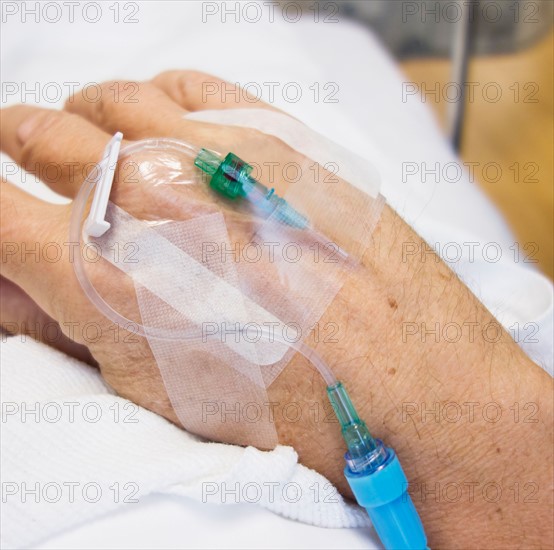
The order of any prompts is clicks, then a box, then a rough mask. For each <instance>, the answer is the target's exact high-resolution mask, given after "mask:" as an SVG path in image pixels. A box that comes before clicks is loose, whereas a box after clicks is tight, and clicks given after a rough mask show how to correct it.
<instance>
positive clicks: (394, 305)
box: [387, 297, 398, 309]
mask: <svg viewBox="0 0 554 550" xmlns="http://www.w3.org/2000/svg"><path fill="white" fill-rule="evenodd" d="M387 301H388V303H389V306H390V307H391V309H398V304H397V302H396V300H395V299H394V298H390V297H389V298H388V299H387Z"/></svg>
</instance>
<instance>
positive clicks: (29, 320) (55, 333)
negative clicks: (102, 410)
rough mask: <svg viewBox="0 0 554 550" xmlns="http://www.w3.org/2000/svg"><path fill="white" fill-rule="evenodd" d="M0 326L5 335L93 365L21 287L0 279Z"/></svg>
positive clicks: (88, 354)
mask: <svg viewBox="0 0 554 550" xmlns="http://www.w3.org/2000/svg"><path fill="white" fill-rule="evenodd" d="M0 327H1V328H2V329H3V330H4V331H6V332H7V333H8V334H11V335H21V337H22V338H27V337H31V338H33V339H35V340H37V341H39V342H43V343H44V344H48V345H49V346H52V347H53V348H56V349H58V350H60V351H63V352H64V353H66V354H67V355H70V356H72V357H75V358H76V359H79V361H84V362H86V363H89V364H90V365H95V361H94V359H93V358H92V355H91V353H90V351H89V350H88V348H87V347H86V346H83V345H82V344H78V343H77V342H74V341H73V340H71V339H70V338H69V337H68V336H66V335H65V334H64V333H63V332H62V329H61V327H60V325H59V323H58V322H57V321H55V320H54V319H52V317H50V316H49V315H47V314H46V312H44V311H43V310H42V309H41V308H40V307H39V306H38V305H37V304H36V303H35V302H34V301H33V300H32V299H31V297H30V296H29V295H28V294H26V293H25V292H24V291H23V289H22V288H20V287H19V286H17V285H16V284H15V283H13V282H12V281H10V280H9V279H6V278H5V277H1V276H0Z"/></svg>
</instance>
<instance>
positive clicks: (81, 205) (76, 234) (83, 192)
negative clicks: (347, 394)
mask: <svg viewBox="0 0 554 550" xmlns="http://www.w3.org/2000/svg"><path fill="white" fill-rule="evenodd" d="M160 146H161V147H164V148H166V149H174V150H177V151H179V152H181V153H185V154H187V155H190V156H193V157H194V156H196V154H197V153H198V152H199V149H196V148H195V147H193V146H191V145H188V144H185V143H184V142H181V141H177V140H172V139H165V138H164V139H160V140H154V139H153V140H147V141H144V142H141V143H136V144H133V145H129V146H127V147H125V148H124V149H123V150H122V151H121V155H120V158H119V161H120V160H121V159H123V158H125V157H127V156H129V155H130V154H133V153H135V152H137V151H140V150H143V149H145V148H147V149H149V148H152V149H154V148H160ZM106 165H107V159H103V160H102V161H101V162H100V163H99V164H98V172H97V175H99V174H101V173H102V172H103V170H105V169H106ZM97 181H98V178H97V177H96V178H95V177H91V176H89V177H88V178H87V179H86V180H85V182H84V183H83V185H82V186H81V188H80V190H79V192H78V193H77V196H76V197H75V201H74V203H73V208H72V211H71V220H70V226H69V238H70V241H71V242H72V243H79V245H80V244H81V243H82V242H85V244H86V243H87V242H88V240H87V239H86V238H85V237H84V235H83V232H82V229H81V224H82V220H83V216H84V213H85V208H86V205H87V200H88V198H89V196H90V194H91V192H92V191H93V189H94V187H95V186H96V184H97ZM73 267H74V270H75V274H76V276H77V280H78V281H79V284H80V285H81V288H82V289H83V291H84V293H85V294H86V296H87V298H88V299H89V300H90V301H91V302H92V303H93V304H94V305H95V306H96V307H97V308H98V309H99V310H100V312H102V313H103V314H104V315H105V316H106V317H107V318H108V319H110V320H111V321H113V322H114V323H116V324H118V325H119V326H121V327H123V328H126V327H129V329H130V328H131V327H132V329H131V330H130V331H131V332H134V333H135V334H138V335H139V336H143V337H148V338H156V339H159V340H183V339H184V340H197V339H200V338H201V336H200V335H199V334H198V331H197V330H195V329H194V328H191V329H190V330H186V331H178V330H163V329H159V328H156V327H145V326H144V325H142V324H140V323H137V322H136V321H132V320H131V319H128V318H127V317H125V316H124V315H121V314H120V313H118V312H117V311H116V310H115V309H113V308H112V307H111V306H110V304H108V302H106V300H104V298H102V296H101V295H100V294H99V293H98V291H97V290H96V288H95V287H94V285H93V284H92V283H91V281H90V279H89V277H88V275H87V273H86V270H85V263H84V260H83V257H82V254H80V253H79V254H75V256H74V266H73ZM129 329H127V330H129ZM247 330H248V329H241V328H239V329H236V330H234V331H230V332H234V333H241V334H243V333H244V334H246V333H247ZM261 333H262V337H263V338H265V339H267V340H268V341H269V342H271V341H272V340H276V341H277V342H279V343H281V344H284V345H286V346H288V347H290V348H292V349H293V350H295V351H296V352H298V353H300V354H301V355H303V356H304V357H305V358H306V359H307V360H308V361H310V363H312V365H313V366H314V367H315V368H316V369H317V370H318V371H319V373H320V374H321V376H322V377H323V379H324V380H325V383H326V384H327V385H328V386H332V385H335V384H337V379H336V377H335V375H334V374H333V372H332V371H331V369H330V368H329V366H328V365H327V363H326V362H325V361H324V360H323V359H322V358H321V356H320V355H319V354H318V353H317V352H316V351H315V350H314V349H312V348H311V347H310V346H308V345H306V344H304V342H301V341H298V342H289V341H288V340H285V339H284V338H282V337H280V336H279V335H278V334H277V331H270V330H269V328H266V327H263V328H262V330H261Z"/></svg>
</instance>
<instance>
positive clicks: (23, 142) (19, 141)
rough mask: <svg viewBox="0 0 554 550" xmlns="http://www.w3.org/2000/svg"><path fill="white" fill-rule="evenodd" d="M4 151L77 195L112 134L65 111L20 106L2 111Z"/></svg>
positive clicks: (70, 194) (52, 183)
mask: <svg viewBox="0 0 554 550" xmlns="http://www.w3.org/2000/svg"><path fill="white" fill-rule="evenodd" d="M1 118H2V124H1V125H0V127H1V129H0V144H1V148H2V151H3V152H5V153H7V154H8V155H9V156H10V157H11V158H12V159H13V160H14V161H15V162H17V163H18V164H19V165H20V166H21V167H22V168H24V169H25V170H27V171H28V172H30V173H33V174H35V175H36V176H37V177H39V178H40V179H41V180H42V181H43V182H44V183H46V184H47V185H48V186H49V187H50V188H51V189H53V190H54V191H56V192H57V193H60V194H61V195H64V196H66V197H74V196H75V194H76V193H77V191H78V189H79V187H80V186H81V184H82V183H83V181H84V180H85V178H86V177H87V175H88V173H89V172H90V170H92V167H93V166H94V163H96V162H98V161H99V160H100V158H101V157H102V152H103V150H104V147H105V146H106V143H107V142H108V141H109V139H110V136H109V135H108V134H106V133H105V132H103V131H102V130H100V129H99V128H98V127H96V126H94V125H93V124H91V123H90V122H88V121H87V120H85V119H83V118H81V117H79V116H76V115H72V114H69V113H67V112H63V111H55V110H51V109H40V108H38V107H30V106H27V105H16V106H13V107H7V108H5V109H2V110H1Z"/></svg>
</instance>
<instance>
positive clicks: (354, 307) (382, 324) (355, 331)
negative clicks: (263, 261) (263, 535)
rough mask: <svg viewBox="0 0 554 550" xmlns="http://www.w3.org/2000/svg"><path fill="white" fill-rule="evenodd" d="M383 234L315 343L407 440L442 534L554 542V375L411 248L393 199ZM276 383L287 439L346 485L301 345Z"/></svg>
mask: <svg viewBox="0 0 554 550" xmlns="http://www.w3.org/2000/svg"><path fill="white" fill-rule="evenodd" d="M372 241H373V242H372V243H371V244H370V246H369V247H368V251H367V253H366V255H365V257H364V261H363V263H364V269H362V270H360V271H359V272H358V273H356V274H354V275H352V276H351V277H350V278H349V280H348V281H347V282H346V283H345V285H344V287H343V289H342V291H341V292H340V294H339V295H338V296H337V297H336V299H335V301H334V302H333V304H332V305H331V307H330V308H329V309H328V311H327V312H326V314H325V316H324V317H323V318H322V319H321V320H320V323H319V326H320V328H321V327H325V326H326V325H327V324H328V323H332V325H331V326H333V327H336V328H337V329H338V331H337V332H336V334H335V337H334V339H335V340H336V341H335V342H329V341H327V342H325V341H323V339H322V338H321V337H320V339H319V340H320V341H319V342H313V345H315V346H316V348H317V349H318V351H320V353H321V354H322V355H323V356H324V357H325V359H326V360H327V361H328V362H329V364H330V365H331V367H332V369H333V370H334V372H335V374H336V375H337V378H339V379H340V380H343V381H344V382H345V383H346V385H347V387H348V389H349V392H350V394H351V396H352V398H353V400H354V402H355V404H356V405H357V407H358V409H359V411H360V413H361V415H362V417H363V418H364V419H365V420H366V421H367V423H368V426H369V428H370V430H371V431H372V433H373V434H374V435H375V436H377V437H380V438H383V439H384V440H385V441H386V442H387V443H388V444H390V445H391V446H392V447H394V448H395V449H396V451H397V452H398V453H399V455H400V458H401V461H402V463H403V466H404V469H405V470H406V473H407V476H408V479H409V480H410V482H411V484H412V490H411V492H412V497H413V499H414V502H415V504H416V507H417V508H418V510H419V511H420V513H421V516H422V519H423V521H424V524H425V526H426V530H427V532H428V535H429V537H430V544H431V546H432V547H436V546H447V547H460V548H467V547H476V546H482V545H483V544H484V543H486V544H487V546H489V547H497V548H500V547H502V548H506V547H510V546H514V547H518V546H520V545H523V544H525V546H541V545H542V546H548V545H549V544H550V545H551V543H552V527H551V522H550V521H549V517H550V510H551V508H550V506H551V504H550V503H551V494H552V493H551V482H552V451H551V448H552V402H551V379H550V377H549V376H548V375H547V374H546V373H545V372H544V371H542V369H540V368H539V367H537V366H536V365H534V364H533V363H532V362H531V361H530V360H529V359H528V358H527V357H526V356H525V355H524V354H523V352H522V351H521V350H520V348H519V347H518V346H517V345H516V344H515V343H514V342H513V340H512V339H511V338H510V337H509V335H508V334H507V333H505V332H502V333H499V332H498V329H499V325H498V323H497V322H496V321H495V320H494V318H493V317H492V315H491V314H490V313H489V312H488V311H487V310H486V309H485V308H484V307H483V305H482V304H481V303H480V302H479V301H478V300H477V299H476V298H475V297H474V296H473V295H472V293H471V292H470V291H469V290H468V289H467V288H466V287H465V286H464V285H463V284H462V283H461V282H460V281H459V280H458V278H457V277H456V275H454V273H452V271H450V269H449V268H448V267H447V266H446V265H445V264H443V263H442V262H440V261H438V258H436V257H434V256H432V255H431V254H426V255H424V256H423V258H422V256H421V255H420V254H415V255H406V254H405V251H406V250H407V248H406V245H405V244H404V243H412V242H413V243H415V246H416V247H417V250H418V251H419V250H421V247H422V246H425V245H424V244H423V243H422V242H421V239H420V238H419V237H418V236H417V235H416V234H415V233H414V232H413V231H412V230H411V229H410V228H409V227H408V226H407V225H406V224H405V223H404V222H402V220H400V219H399V218H398V216H396V215H395V214H394V213H393V212H392V210H390V209H389V208H385V211H384V213H383V216H382V218H381V220H380V222H379V224H378V227H377V228H376V230H375V232H374V234H373V238H372ZM409 249H410V250H412V249H413V247H410V248H409ZM449 323H450V324H449ZM491 323H492V324H491ZM437 328H438V332H433V333H428V334H426V335H424V331H425V330H427V331H436V329H437ZM416 329H417V332H416V333H415V334H414V332H415V331H416ZM321 332H322V331H321V330H320V336H321ZM460 335H461V336H460ZM269 396H270V399H271V401H273V402H276V403H279V405H278V406H277V407H276V411H277V412H276V414H275V421H276V425H277V428H278V432H279V436H280V440H281V442H283V443H288V444H291V445H293V446H294V447H295V448H296V449H297V450H298V452H299V454H300V458H301V460H302V462H303V463H305V464H306V465H308V466H310V467H313V468H314V469H317V470H318V471H320V472H322V473H323V474H325V475H326V476H327V477H328V478H329V479H331V480H332V481H333V482H334V483H336V484H337V485H338V486H339V488H340V489H341V491H343V492H345V493H347V494H348V489H347V487H346V483H345V480H344V479H343V477H342V468H343V458H342V455H343V453H344V446H343V443H342V440H341V438H340V433H339V427H338V424H337V423H336V422H332V416H329V415H327V414H326V411H327V410H328V408H327V409H325V410H324V404H325V388H324V384H323V382H321V381H320V380H319V378H318V376H317V374H316V373H315V372H314V371H313V370H312V369H311V368H310V367H309V365H308V364H307V362H306V361H305V360H304V359H303V358H301V357H296V358H295V360H294V361H293V362H292V363H291V364H290V365H289V366H288V367H287V368H286V369H285V370H284V372H283V373H282V374H281V376H280V377H279V378H278V379H277V380H276V382H275V383H274V384H273V385H272V386H271V387H270V389H269ZM291 402H296V403H298V404H299V406H301V407H302V415H301V416H300V417H299V418H298V419H297V420H296V419H294V420H295V421H291V418H290V417H291V415H290V413H288V412H287V411H286V410H285V407H287V405H288V404H289V403H291ZM289 410H290V408H289ZM426 411H428V412H426ZM497 418H498V419H497ZM500 491H501V494H499V492H500ZM526 500H527V502H526ZM468 526H470V527H468Z"/></svg>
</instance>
